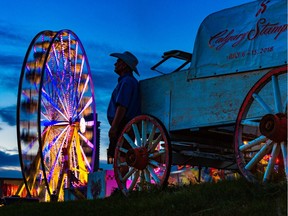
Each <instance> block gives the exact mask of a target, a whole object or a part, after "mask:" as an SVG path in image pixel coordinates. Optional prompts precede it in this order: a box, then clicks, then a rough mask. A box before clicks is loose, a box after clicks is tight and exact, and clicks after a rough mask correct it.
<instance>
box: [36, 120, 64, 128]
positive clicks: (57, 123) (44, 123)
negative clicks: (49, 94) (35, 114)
mask: <svg viewBox="0 0 288 216" xmlns="http://www.w3.org/2000/svg"><path fill="white" fill-rule="evenodd" d="M66 125H69V122H68V121H56V120H51V121H49V120H46V119H42V120H41V126H45V127H49V126H66Z"/></svg>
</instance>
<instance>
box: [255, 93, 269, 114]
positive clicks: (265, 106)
mask: <svg viewBox="0 0 288 216" xmlns="http://www.w3.org/2000/svg"><path fill="white" fill-rule="evenodd" d="M252 96H253V98H254V99H255V100H256V101H257V102H258V103H259V104H260V105H261V106H262V107H263V108H264V110H266V112H267V113H273V111H272V109H271V108H270V107H269V106H268V105H267V103H266V102H265V101H264V100H263V99H262V97H260V96H259V95H258V94H257V93H254V94H253V95H252Z"/></svg>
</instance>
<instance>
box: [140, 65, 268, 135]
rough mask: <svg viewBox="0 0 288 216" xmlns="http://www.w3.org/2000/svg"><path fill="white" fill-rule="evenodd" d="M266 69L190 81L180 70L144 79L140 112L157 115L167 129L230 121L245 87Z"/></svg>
mask: <svg viewBox="0 0 288 216" xmlns="http://www.w3.org/2000/svg"><path fill="white" fill-rule="evenodd" d="M267 71H268V69H266V70H262V71H261V70H259V71H255V72H249V73H238V74H230V75H225V76H217V77H209V78H202V79H194V80H190V81H189V80H187V72H188V71H187V70H183V71H179V72H175V73H171V74H167V75H164V76H160V77H156V78H153V79H148V80H144V81H142V82H141V83H140V85H141V94H142V112H143V113H148V114H151V115H153V116H155V117H157V118H158V119H159V120H161V121H162V123H163V124H164V125H165V127H166V129H167V130H168V131H175V130H181V129H191V130H193V129H198V128H199V127H206V126H215V125H227V124H231V123H234V122H235V120H236V117H237V114H238V111H239V107H240V106H241V103H242V102H243V99H244V97H245V95H246V94H247V92H248V90H249V89H250V88H251V87H252V85H253V84H254V83H255V82H256V81H257V80H259V79H260V77H261V76H262V75H263V74H265V73H266V72H267ZM255 111H256V113H258V112H261V111H260V110H259V111H257V110H255Z"/></svg>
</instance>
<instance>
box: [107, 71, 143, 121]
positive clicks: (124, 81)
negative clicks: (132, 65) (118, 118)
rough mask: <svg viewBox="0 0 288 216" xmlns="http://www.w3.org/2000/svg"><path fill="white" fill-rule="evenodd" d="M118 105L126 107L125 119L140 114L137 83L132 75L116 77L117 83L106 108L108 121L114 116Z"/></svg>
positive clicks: (127, 119) (128, 119)
mask: <svg viewBox="0 0 288 216" xmlns="http://www.w3.org/2000/svg"><path fill="white" fill-rule="evenodd" d="M118 105H121V106H124V107H126V109H127V111H126V115H125V120H126V121H130V120H131V119H132V118H134V117H135V116H137V115H140V114H141V106H140V91H139V83H138V81H137V79H136V78H135V77H134V76H133V75H130V74H126V75H124V76H121V77H119V78H118V84H117V86H116V87H115V89H114V91H113V93H112V95H111V99H110V102H109V106H108V109H107V118H108V121H109V122H110V123H112V121H113V119H114V117H115V113H116V109H117V106H118Z"/></svg>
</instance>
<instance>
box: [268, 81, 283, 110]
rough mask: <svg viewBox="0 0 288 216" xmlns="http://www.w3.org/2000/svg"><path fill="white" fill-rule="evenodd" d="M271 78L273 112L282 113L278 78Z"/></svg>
mask: <svg viewBox="0 0 288 216" xmlns="http://www.w3.org/2000/svg"><path fill="white" fill-rule="evenodd" d="M271 78H272V87H273V94H274V103H275V110H276V113H279V112H282V101H281V93H280V86H279V82H278V78H277V77H276V76H272V77H271Z"/></svg>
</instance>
